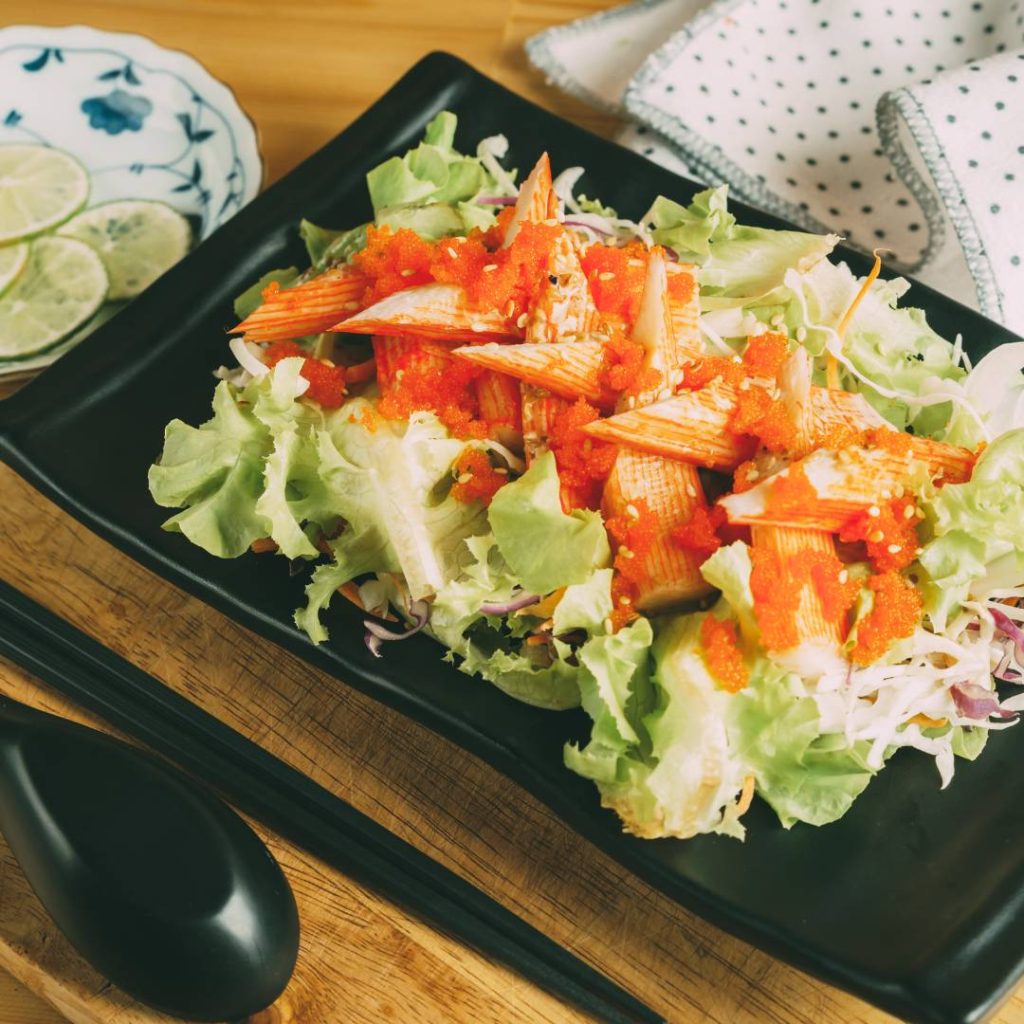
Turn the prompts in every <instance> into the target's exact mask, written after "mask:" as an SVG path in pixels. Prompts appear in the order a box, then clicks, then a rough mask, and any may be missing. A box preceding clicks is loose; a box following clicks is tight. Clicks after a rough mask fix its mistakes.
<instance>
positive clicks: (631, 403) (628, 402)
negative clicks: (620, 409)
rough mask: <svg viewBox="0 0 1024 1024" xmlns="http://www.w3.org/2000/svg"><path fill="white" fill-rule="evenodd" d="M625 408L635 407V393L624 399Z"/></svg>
mask: <svg viewBox="0 0 1024 1024" xmlns="http://www.w3.org/2000/svg"><path fill="white" fill-rule="evenodd" d="M626 408H627V409H635V408H636V395H630V396H629V398H627V399H626Z"/></svg>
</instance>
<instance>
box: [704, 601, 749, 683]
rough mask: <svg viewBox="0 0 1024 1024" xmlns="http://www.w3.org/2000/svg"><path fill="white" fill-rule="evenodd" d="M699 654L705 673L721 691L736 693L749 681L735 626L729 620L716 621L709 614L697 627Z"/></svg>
mask: <svg viewBox="0 0 1024 1024" xmlns="http://www.w3.org/2000/svg"><path fill="white" fill-rule="evenodd" d="M700 642H701V654H702V655H703V656H704V661H705V663H706V664H707V666H708V671H709V672H710V673H711V674H712V675H713V676H714V677H715V680H716V681H717V682H718V683H719V684H720V685H721V687H722V689H723V690H728V691H729V693H739V691H740V690H742V689H743V688H744V687H745V686H746V685H747V683H748V682H749V681H750V673H749V672H748V671H747V666H746V663H745V662H744V660H743V652H742V651H741V650H740V645H739V638H738V637H737V636H736V624H735V623H734V622H731V621H730V620H729V619H716V618H715V617H714V615H712V614H711V613H710V612H709V613H708V614H707V615H705V616H704V621H703V622H701V624H700Z"/></svg>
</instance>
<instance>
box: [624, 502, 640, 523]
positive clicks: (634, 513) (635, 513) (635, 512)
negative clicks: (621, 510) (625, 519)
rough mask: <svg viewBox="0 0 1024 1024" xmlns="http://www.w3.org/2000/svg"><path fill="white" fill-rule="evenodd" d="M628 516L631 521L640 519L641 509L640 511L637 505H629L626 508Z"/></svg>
mask: <svg viewBox="0 0 1024 1024" xmlns="http://www.w3.org/2000/svg"><path fill="white" fill-rule="evenodd" d="M626 515H627V516H629V518H630V519H639V518H640V509H638V508H637V507H636V505H632V504H630V505H627V506H626Z"/></svg>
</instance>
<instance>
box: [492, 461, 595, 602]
mask: <svg viewBox="0 0 1024 1024" xmlns="http://www.w3.org/2000/svg"><path fill="white" fill-rule="evenodd" d="M488 520H489V521H490V524H491V529H492V530H493V531H494V537H495V540H496V542H497V545H498V550H499V551H500V552H501V554H502V557H503V558H504V559H505V561H506V562H507V564H508V565H509V567H510V569H511V571H512V573H513V575H515V576H516V577H517V578H518V580H519V581H520V583H521V584H522V586H523V587H524V588H525V589H526V590H528V591H531V592H532V593H535V594H548V593H550V592H551V591H552V590H557V589H558V588H559V587H565V586H569V585H571V584H573V583H582V582H583V581H584V580H585V579H587V578H588V577H589V576H590V574H591V573H592V572H593V571H594V569H596V568H603V567H604V566H606V565H607V564H608V563H609V562H610V561H611V549H610V548H609V546H608V535H607V534H606V533H605V530H604V525H603V524H602V522H601V517H600V516H599V515H598V514H597V513H596V512H588V511H585V510H580V509H577V510H575V511H574V512H572V514H571V515H566V514H565V513H564V512H563V511H562V500H561V497H560V494H559V483H558V471H557V469H556V468H555V457H554V455H553V454H552V453H551V452H547V453H545V454H544V455H543V456H541V458H539V459H537V460H535V461H534V463H533V464H532V465H531V466H530V468H529V469H528V470H527V471H526V473H524V474H523V476H521V477H520V478H519V479H518V480H516V481H514V482H513V483H510V484H506V485H505V486H504V487H502V488H501V490H500V491H498V493H497V494H496V495H495V496H494V500H493V501H492V502H491V507H490V510H489V512H488Z"/></svg>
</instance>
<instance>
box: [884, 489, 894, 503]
mask: <svg viewBox="0 0 1024 1024" xmlns="http://www.w3.org/2000/svg"><path fill="white" fill-rule="evenodd" d="M882 498H883V500H885V501H890V500H891V499H892V491H890V490H889V488H888V487H887V488H886V489H885V490H884V491H882Z"/></svg>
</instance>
